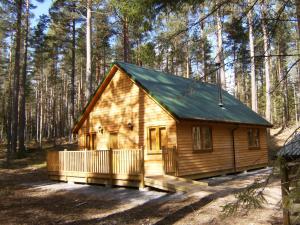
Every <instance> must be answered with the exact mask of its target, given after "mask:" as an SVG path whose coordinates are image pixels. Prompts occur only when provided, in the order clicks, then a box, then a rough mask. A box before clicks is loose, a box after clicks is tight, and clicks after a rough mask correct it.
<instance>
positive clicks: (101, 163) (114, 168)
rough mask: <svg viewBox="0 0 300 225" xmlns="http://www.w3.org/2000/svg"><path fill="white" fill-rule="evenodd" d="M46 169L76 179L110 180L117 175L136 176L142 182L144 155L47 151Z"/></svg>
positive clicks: (119, 151)
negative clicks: (99, 178)
mask: <svg viewBox="0 0 300 225" xmlns="http://www.w3.org/2000/svg"><path fill="white" fill-rule="evenodd" d="M47 169H48V172H49V173H59V174H61V175H66V174H67V175H69V176H77V177H84V176H85V175H84V174H86V176H90V175H93V176H97V175H98V176H101V175H104V176H105V177H107V178H109V179H111V180H112V179H114V177H116V176H118V175H121V176H122V175H126V176H137V177H139V180H141V182H143V180H144V178H143V177H144V153H143V150H142V149H117V150H115V149H114V150H112V149H111V150H92V151H86V150H84V151H66V150H65V151H49V152H48V154H47ZM70 174H71V175H70Z"/></svg>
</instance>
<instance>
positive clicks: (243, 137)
mask: <svg viewBox="0 0 300 225" xmlns="http://www.w3.org/2000/svg"><path fill="white" fill-rule="evenodd" d="M259 136H260V148H258V149H249V148H248V128H247V127H241V128H238V129H237V130H236V131H235V132H234V138H235V149H236V166H237V169H238V170H239V171H242V170H244V169H247V168H251V167H253V168H255V167H257V166H261V165H266V164H267V163H268V145H267V135H266V128H260V129H259Z"/></svg>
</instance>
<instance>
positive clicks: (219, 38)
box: [216, 9, 226, 89]
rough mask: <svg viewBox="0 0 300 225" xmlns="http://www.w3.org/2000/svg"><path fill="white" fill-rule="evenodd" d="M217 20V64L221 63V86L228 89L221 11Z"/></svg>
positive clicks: (218, 11) (218, 12)
mask: <svg viewBox="0 0 300 225" xmlns="http://www.w3.org/2000/svg"><path fill="white" fill-rule="evenodd" d="M216 17H217V18H216V19H217V42H218V50H217V59H216V61H217V63H220V78H221V85H222V88H223V89H226V78H225V77H226V76H225V68H224V66H225V64H224V53H223V37H222V29H223V27H222V20H221V12H220V9H218V10H217V14H216Z"/></svg>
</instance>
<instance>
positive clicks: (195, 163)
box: [48, 62, 272, 179]
mask: <svg viewBox="0 0 300 225" xmlns="http://www.w3.org/2000/svg"><path fill="white" fill-rule="evenodd" d="M220 100H222V101H221V102H220ZM271 126H272V125H271V124H270V123H269V122H268V121H266V120H265V119H264V118H262V117H261V116H259V115H258V114H257V113H255V112H254V111H252V110H251V109H250V108H248V107H247V106H246V105H244V104H243V103H242V102H240V101H239V100H237V99H235V98H234V97H233V96H232V95H230V94H229V93H227V92H226V91H224V90H222V89H221V88H218V86H217V85H214V84H209V83H203V82H201V81H197V80H195V79H187V78H184V77H179V76H175V75H172V74H167V73H163V72H160V71H156V70H153V69H148V68H143V67H138V66H136V65H133V64H129V63H124V62H116V63H114V64H113V65H112V67H111V69H110V71H109V72H108V74H107V75H106V77H105V78H104V80H103V81H102V83H101V84H100V85H99V87H98V88H97V90H96V91H95V93H94V95H93V96H92V97H91V98H90V100H89V102H88V104H87V105H86V107H85V108H84V110H83V112H82V114H81V116H80V117H79V119H78V121H77V122H76V124H75V126H74V129H73V133H74V134H76V135H77V138H78V145H79V148H80V149H88V150H91V151H88V152H99V151H102V150H106V152H109V151H107V150H109V149H112V150H114V151H116V150H118V149H119V150H120V151H119V152H118V155H121V154H122V153H124V152H125V150H126V149H142V155H141V154H139V160H142V164H141V165H142V166H141V167H142V168H141V169H140V170H139V172H138V173H141V172H143V174H144V176H145V177H150V176H159V175H165V174H169V175H173V176H176V177H182V178H190V179H199V178H203V177H209V176H215V175H220V174H226V173H234V172H238V171H244V170H248V169H254V168H261V167H265V166H266V165H267V163H268V147H267V135H266V130H267V128H268V127H271ZM122 150H124V151H122ZM95 154H96V153H95ZM99 154H100V153H99ZM101 154H102V153H101ZM103 154H104V153H103ZM112 154H116V152H115V153H114V152H113V153H112ZM125 155H126V154H125ZM101 157H102V156H101ZM114 157H116V156H111V158H112V161H113V162H112V163H114V164H118V165H115V166H114V167H116V168H115V169H111V171H112V170H116V171H117V170H118V168H119V170H120V171H121V169H120V168H121V167H122V166H120V164H121V163H123V164H124V165H125V166H127V167H128V166H129V167H132V165H130V164H134V163H133V161H134V160H133V158H135V156H132V154H131V155H130V156H124V155H123V158H122V160H121V159H120V158H119V159H118V160H116V159H115V158H114ZM56 160H58V159H56ZM65 160H66V161H68V160H72V158H68V159H65ZM112 163H110V164H112ZM126 163H127V164H126ZM108 164H109V163H108ZM139 165H140V164H139ZM100 167H101V165H100ZM133 167H135V166H133ZM48 169H49V168H48ZM127 169H128V168H127ZM50 170H51V169H50ZM125 170H126V169H125ZM131 170H132V168H129V169H128V170H126V171H131ZM133 170H134V169H133ZM92 171H95V169H93V170H92ZM120 171H119V173H120ZM112 173H113V172H112ZM116 173H117V172H115V174H116ZM123 174H124V172H123ZM125 174H126V173H125ZM127 175H128V173H127ZM125 179H126V178H125ZM142 179H144V178H142Z"/></svg>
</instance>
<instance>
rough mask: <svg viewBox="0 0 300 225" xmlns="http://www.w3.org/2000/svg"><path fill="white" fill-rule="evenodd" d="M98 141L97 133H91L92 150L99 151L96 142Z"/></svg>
mask: <svg viewBox="0 0 300 225" xmlns="http://www.w3.org/2000/svg"><path fill="white" fill-rule="evenodd" d="M93 137H95V139H93ZM96 140H97V133H96V132H92V133H90V142H92V143H91V150H97V149H96V142H97V141H96Z"/></svg>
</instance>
